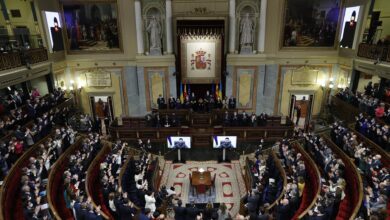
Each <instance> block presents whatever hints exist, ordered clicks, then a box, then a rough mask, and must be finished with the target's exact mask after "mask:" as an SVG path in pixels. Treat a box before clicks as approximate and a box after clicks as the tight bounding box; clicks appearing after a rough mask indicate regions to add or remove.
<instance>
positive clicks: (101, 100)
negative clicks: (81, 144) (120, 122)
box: [90, 96, 114, 121]
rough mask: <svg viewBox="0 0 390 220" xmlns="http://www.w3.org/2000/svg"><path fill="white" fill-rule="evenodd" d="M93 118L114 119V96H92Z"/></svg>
mask: <svg viewBox="0 0 390 220" xmlns="http://www.w3.org/2000/svg"><path fill="white" fill-rule="evenodd" d="M90 102H91V109H92V115H93V118H99V119H109V120H110V121H111V120H114V115H113V107H112V106H113V105H112V96H90Z"/></svg>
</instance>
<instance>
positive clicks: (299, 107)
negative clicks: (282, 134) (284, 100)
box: [295, 105, 302, 125]
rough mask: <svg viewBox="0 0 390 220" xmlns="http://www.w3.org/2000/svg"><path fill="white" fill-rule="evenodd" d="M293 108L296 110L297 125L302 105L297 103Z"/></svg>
mask: <svg viewBox="0 0 390 220" xmlns="http://www.w3.org/2000/svg"><path fill="white" fill-rule="evenodd" d="M295 110H296V111H297V121H296V122H295V125H298V123H299V119H300V118H301V111H302V107H301V106H300V105H297V106H296V107H295Z"/></svg>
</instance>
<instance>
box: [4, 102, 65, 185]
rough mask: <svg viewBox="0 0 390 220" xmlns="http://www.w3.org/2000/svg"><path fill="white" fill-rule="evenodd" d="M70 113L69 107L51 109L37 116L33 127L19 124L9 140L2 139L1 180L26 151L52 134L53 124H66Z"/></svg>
mask: <svg viewBox="0 0 390 220" xmlns="http://www.w3.org/2000/svg"><path fill="white" fill-rule="evenodd" d="M69 113H70V109H69V108H68V107H66V108H62V109H58V108H55V109H50V110H49V111H48V112H46V113H43V114H42V116H41V117H37V118H35V120H34V122H33V124H32V125H31V127H26V128H22V127H21V126H20V125H18V126H17V127H16V130H15V131H14V133H13V135H12V136H11V137H10V139H9V140H4V139H3V140H0V166H1V167H0V168H1V169H0V180H2V179H3V178H4V177H5V176H6V175H7V173H8V170H9V169H11V167H12V165H13V164H14V163H15V162H16V161H17V159H18V158H19V157H20V156H21V155H22V154H23V152H24V151H26V150H27V149H29V148H30V147H31V146H32V145H34V144H35V143H36V142H38V141H39V140H41V139H42V138H44V137H46V136H47V135H49V134H50V132H51V131H52V128H53V126H55V125H65V122H66V121H65V120H66V118H67V116H68V114H69Z"/></svg>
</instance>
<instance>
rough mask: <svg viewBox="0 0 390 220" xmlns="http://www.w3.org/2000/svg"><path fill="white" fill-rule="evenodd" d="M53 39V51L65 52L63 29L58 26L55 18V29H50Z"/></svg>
mask: <svg viewBox="0 0 390 220" xmlns="http://www.w3.org/2000/svg"><path fill="white" fill-rule="evenodd" d="M50 33H51V39H52V40H53V51H61V50H64V41H63V39H62V28H61V27H59V26H58V20H57V18H56V17H54V27H50Z"/></svg>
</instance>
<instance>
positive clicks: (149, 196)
mask: <svg viewBox="0 0 390 220" xmlns="http://www.w3.org/2000/svg"><path fill="white" fill-rule="evenodd" d="M145 209H150V211H151V212H152V213H153V212H154V211H156V199H155V198H154V192H150V191H148V192H147V193H146V194H145Z"/></svg>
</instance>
